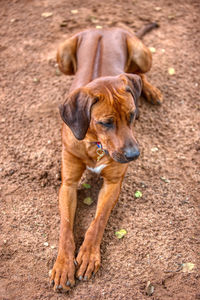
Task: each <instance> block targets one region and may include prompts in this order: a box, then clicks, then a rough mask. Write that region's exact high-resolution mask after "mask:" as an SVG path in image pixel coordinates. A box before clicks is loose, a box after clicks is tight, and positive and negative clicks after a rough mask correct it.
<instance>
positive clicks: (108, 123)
mask: <svg viewBox="0 0 200 300" xmlns="http://www.w3.org/2000/svg"><path fill="white" fill-rule="evenodd" d="M97 123H98V124H100V125H102V126H104V127H106V128H113V127H114V122H113V120H111V119H110V120H106V121H99V122H97Z"/></svg>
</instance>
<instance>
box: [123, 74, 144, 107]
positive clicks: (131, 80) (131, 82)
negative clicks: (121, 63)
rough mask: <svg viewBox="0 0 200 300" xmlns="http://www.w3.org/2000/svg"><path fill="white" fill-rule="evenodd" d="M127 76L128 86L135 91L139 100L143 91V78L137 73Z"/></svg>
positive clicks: (135, 95) (134, 94) (135, 96)
mask: <svg viewBox="0 0 200 300" xmlns="http://www.w3.org/2000/svg"><path fill="white" fill-rule="evenodd" d="M125 76H126V78H127V79H128V86H129V87H130V88H131V90H132V91H133V96H134V100H135V101H137V99H138V98H139V97H140V95H141V92H142V80H141V78H140V76H138V75H136V74H125Z"/></svg>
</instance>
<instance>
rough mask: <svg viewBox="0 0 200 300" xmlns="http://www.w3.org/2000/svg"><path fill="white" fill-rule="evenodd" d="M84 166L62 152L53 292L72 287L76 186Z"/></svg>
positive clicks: (52, 277)
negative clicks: (57, 245)
mask: <svg viewBox="0 0 200 300" xmlns="http://www.w3.org/2000/svg"><path fill="white" fill-rule="evenodd" d="M84 170H85V165H84V164H83V163H82V162H81V161H80V160H79V159H77V158H76V157H74V156H73V155H71V154H70V153H68V152H66V151H65V150H63V152H62V185H61V188H60V192H59V209H60V217H61V223H60V238H59V250H58V256H57V259H56V262H55V264H54V267H53V269H52V273H51V279H50V280H51V284H52V285H54V290H55V291H60V290H62V289H64V290H69V289H70V286H73V285H74V283H75V282H74V273H75V266H74V251H75V244H74V237H73V224H74V216H75V211H76V203H77V191H76V190H77V185H78V182H79V180H80V178H81V175H82V173H83V171H84Z"/></svg>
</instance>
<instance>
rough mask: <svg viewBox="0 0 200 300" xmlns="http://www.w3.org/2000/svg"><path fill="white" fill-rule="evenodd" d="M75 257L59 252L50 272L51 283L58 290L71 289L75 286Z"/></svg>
mask: <svg viewBox="0 0 200 300" xmlns="http://www.w3.org/2000/svg"><path fill="white" fill-rule="evenodd" d="M74 273H75V266H74V258H73V256H68V255H66V254H58V257H57V260H56V262H55V264H54V266H53V269H52V271H51V274H50V284H51V286H52V287H53V288H54V291H56V292H62V291H69V290H70V286H74V284H75V281H74Z"/></svg>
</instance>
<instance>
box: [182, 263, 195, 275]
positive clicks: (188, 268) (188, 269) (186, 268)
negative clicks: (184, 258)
mask: <svg viewBox="0 0 200 300" xmlns="http://www.w3.org/2000/svg"><path fill="white" fill-rule="evenodd" d="M182 267H183V268H182V271H183V272H184V273H191V272H193V271H192V270H193V269H194V267H195V265H194V264H193V263H184V264H182Z"/></svg>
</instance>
